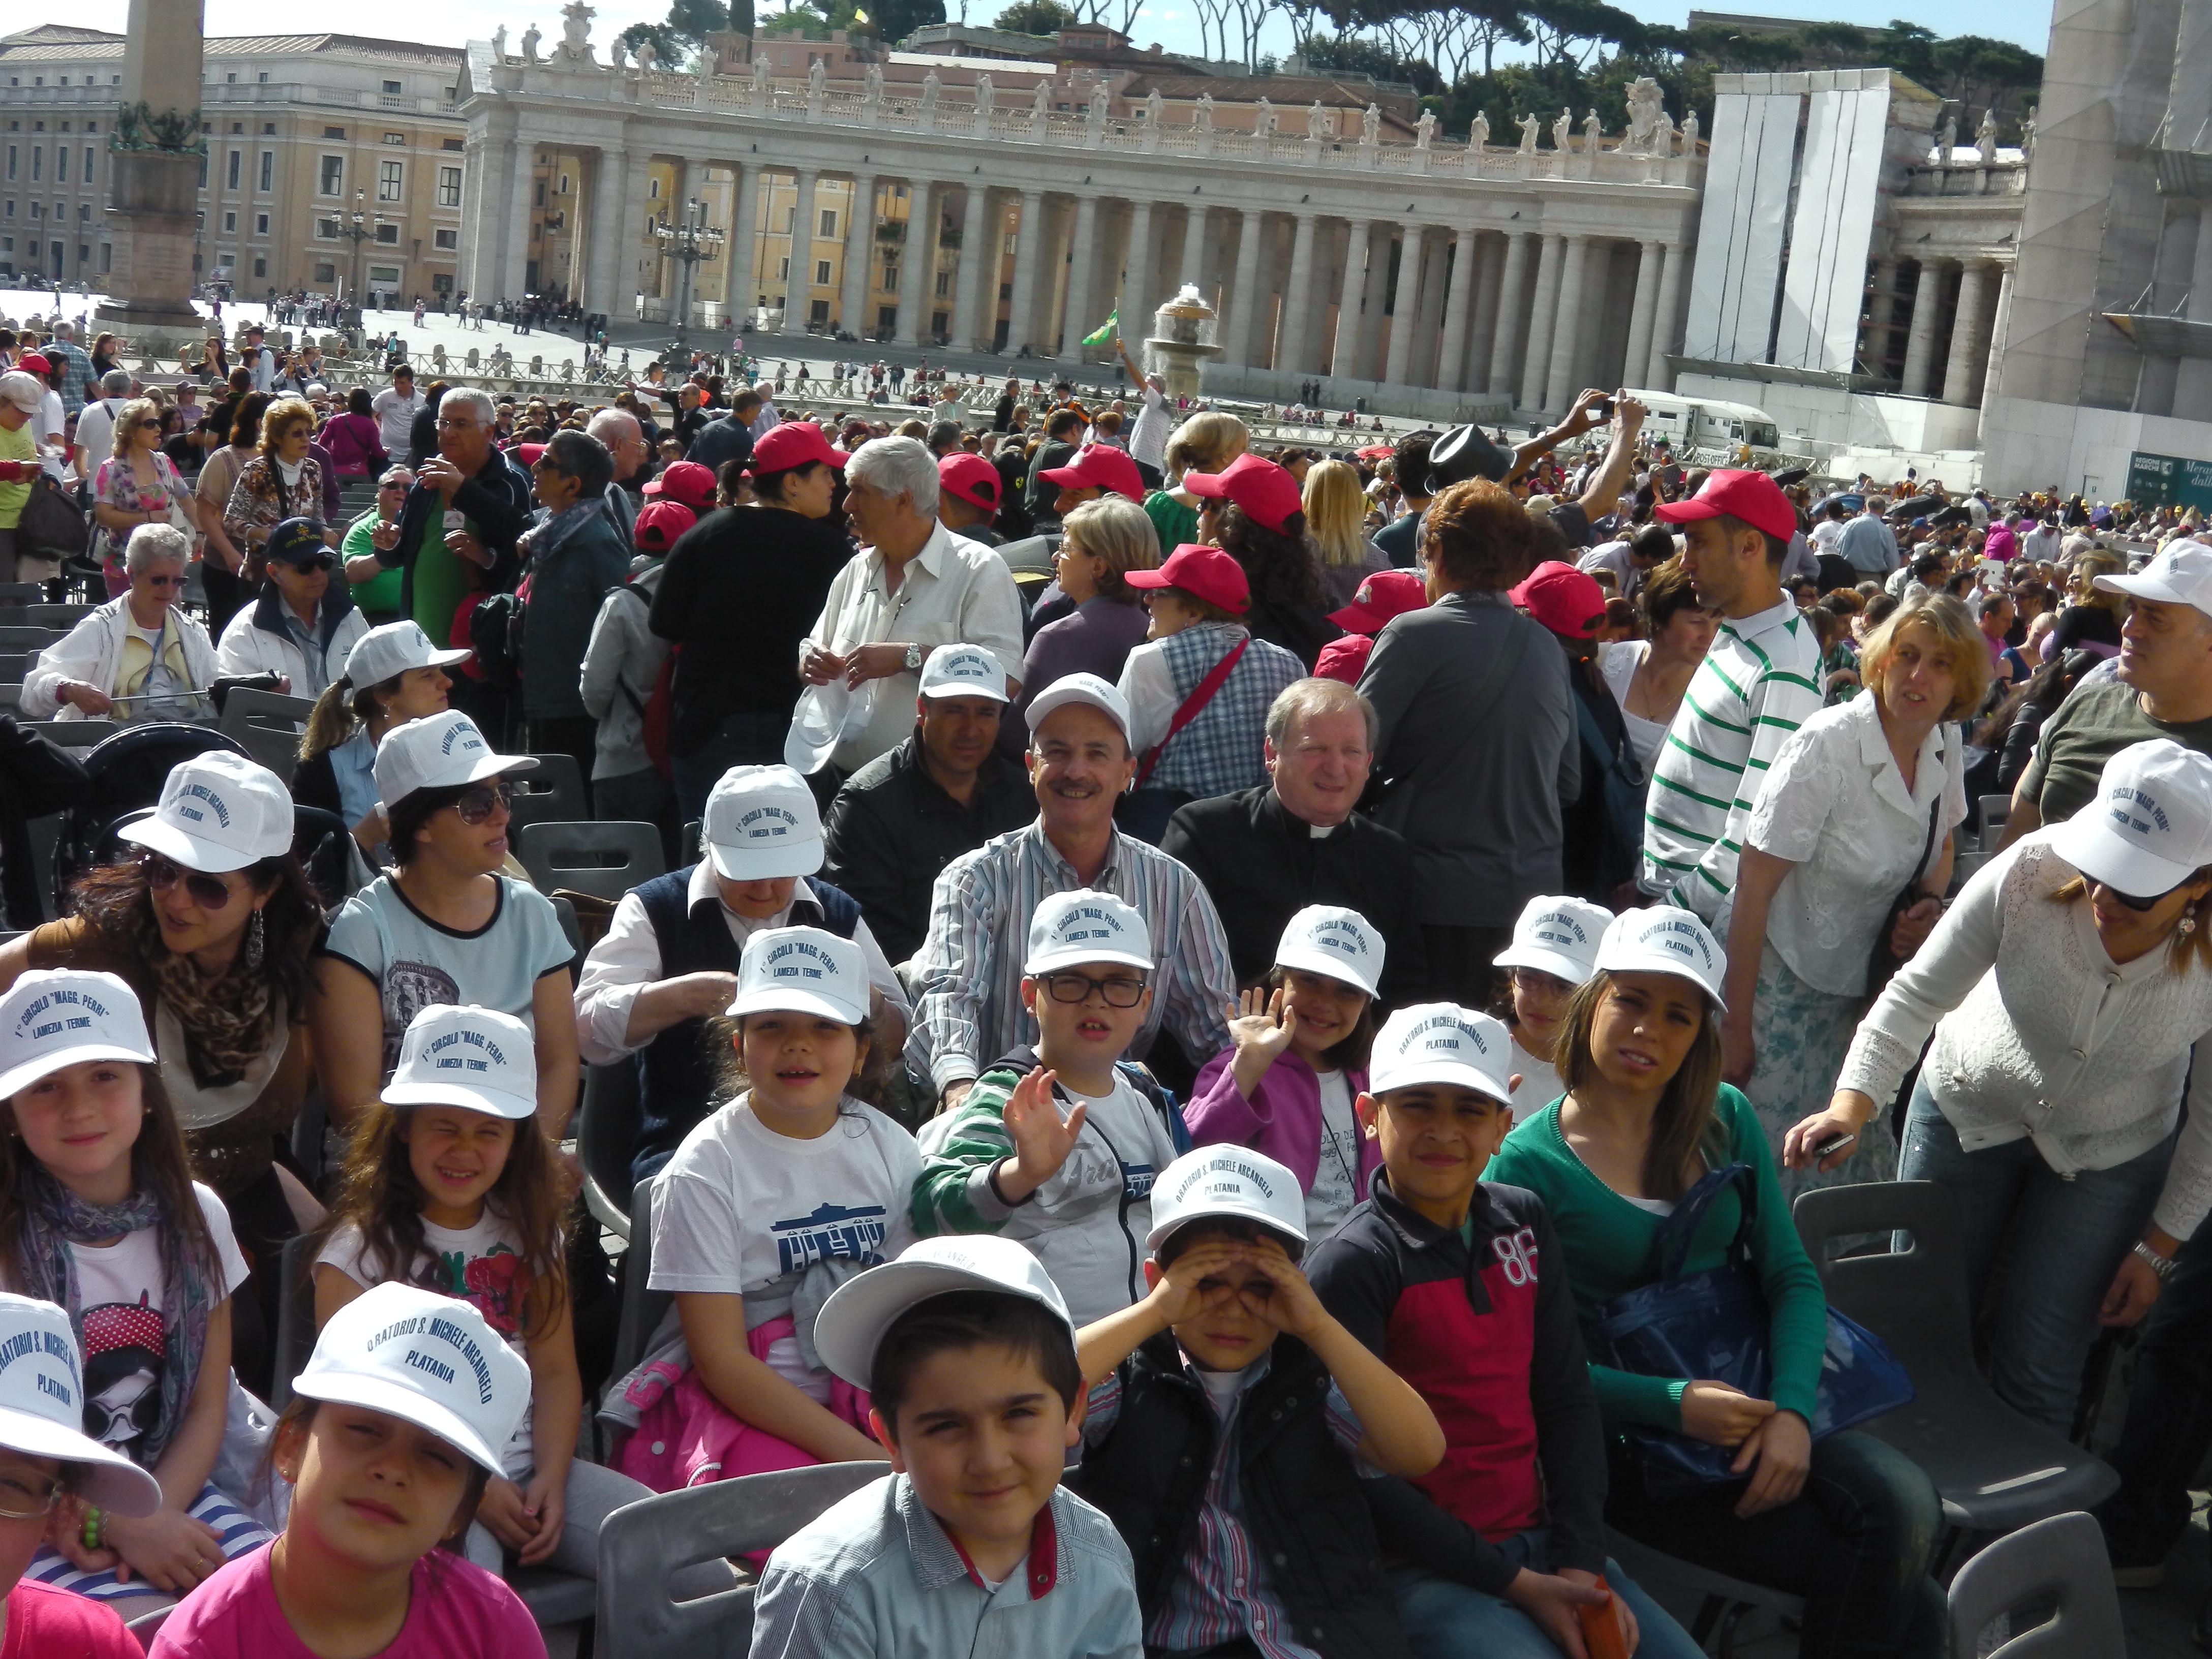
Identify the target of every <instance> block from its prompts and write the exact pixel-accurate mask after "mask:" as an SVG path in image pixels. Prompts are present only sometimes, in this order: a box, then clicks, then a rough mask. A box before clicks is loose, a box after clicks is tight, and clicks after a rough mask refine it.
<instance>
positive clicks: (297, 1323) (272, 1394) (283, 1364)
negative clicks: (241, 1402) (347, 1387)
mask: <svg viewBox="0 0 2212 1659" xmlns="http://www.w3.org/2000/svg"><path fill="white" fill-rule="evenodd" d="M315 1243H316V1240H315V1239H314V1238H313V1237H310V1236H309V1235H307V1234H306V1233H301V1234H300V1235H299V1236H297V1237H293V1238H288V1239H286V1240H285V1241H284V1254H283V1257H282V1258H281V1265H280V1266H279V1267H277V1269H276V1271H277V1273H278V1275H279V1277H278V1280H277V1295H276V1364H275V1366H274V1368H273V1369H274V1370H275V1372H276V1376H275V1377H274V1378H273V1380H272V1384H271V1386H270V1390H269V1403H270V1405H272V1406H274V1407H276V1409H277V1410H278V1411H280V1412H281V1411H283V1409H284V1407H286V1406H287V1405H289V1404H290V1403H291V1399H292V1379H293V1378H294V1377H295V1376H299V1374H300V1373H301V1371H304V1370H307V1361H308V1360H309V1359H311V1358H313V1357H314V1352H315V1258H314V1256H313V1255H311V1254H310V1251H311V1250H312V1249H313V1246H314V1244H315Z"/></svg>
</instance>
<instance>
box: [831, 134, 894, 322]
mask: <svg viewBox="0 0 2212 1659" xmlns="http://www.w3.org/2000/svg"><path fill="white" fill-rule="evenodd" d="M908 234H912V232H911V230H909V232H908ZM875 246H876V175H875V174H874V173H854V175H853V204H852V206H851V207H849V208H848V209H847V210H846V214H845V270H844V272H843V276H844V279H845V280H844V283H843V284H842V287H841V288H840V289H839V291H838V295H837V326H838V327H840V328H842V329H844V330H845V331H847V332H848V333H851V334H857V335H859V336H860V338H862V339H863V340H865V339H866V338H867V337H868V260H869V259H870V258H871V257H872V255H873V254H874V252H875Z"/></svg>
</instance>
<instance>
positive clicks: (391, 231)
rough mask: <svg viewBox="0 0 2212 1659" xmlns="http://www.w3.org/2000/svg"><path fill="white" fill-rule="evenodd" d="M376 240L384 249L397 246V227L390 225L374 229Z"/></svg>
mask: <svg viewBox="0 0 2212 1659" xmlns="http://www.w3.org/2000/svg"><path fill="white" fill-rule="evenodd" d="M376 240H378V241H379V242H380V243H381V244H383V246H386V247H397V246H399V227H398V226H397V225H392V224H383V225H379V226H378V227H377V228H376Z"/></svg>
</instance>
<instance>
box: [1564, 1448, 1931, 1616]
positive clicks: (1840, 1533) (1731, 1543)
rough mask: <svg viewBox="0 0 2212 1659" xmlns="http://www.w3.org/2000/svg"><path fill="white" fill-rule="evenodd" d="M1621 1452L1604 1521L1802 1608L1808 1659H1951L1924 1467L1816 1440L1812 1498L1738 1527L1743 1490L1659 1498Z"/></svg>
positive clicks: (1712, 1489)
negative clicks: (1932, 1572)
mask: <svg viewBox="0 0 2212 1659" xmlns="http://www.w3.org/2000/svg"><path fill="white" fill-rule="evenodd" d="M1632 1455H1633V1454H1632V1453H1629V1452H1627V1451H1626V1450H1616V1451H1615V1453H1614V1455H1613V1483H1612V1490H1611V1492H1610V1494H1609V1495H1608V1496H1607V1499H1606V1519H1607V1520H1608V1521H1610V1522H1612V1523H1613V1525H1614V1526H1616V1527H1618V1528H1620V1530H1621V1531H1623V1532H1625V1533H1626V1534H1628V1535H1629V1536H1630V1537H1632V1538H1637V1539H1641V1540H1642V1541H1644V1543H1647V1544H1649V1545H1650V1547H1652V1548H1653V1549H1656V1550H1662V1551H1664V1552H1665V1553H1667V1554H1668V1555H1673V1556H1678V1557H1680V1559H1683V1560H1686V1561H1694V1562H1696V1563H1698V1564H1699V1565H1701V1566H1705V1567H1710V1568H1711V1569H1712V1570H1713V1571H1716V1572H1724V1573H1726V1574H1727V1575H1728V1576H1729V1577H1731V1578H1741V1579H1746V1580H1747V1581H1748V1582H1750V1583H1754V1584H1765V1585H1768V1586H1770V1587H1771V1588H1772V1589H1778V1590H1786V1591H1788V1592H1789V1593H1790V1595H1800V1596H1802V1597H1803V1598H1804V1600H1805V1628H1804V1631H1803V1633H1802V1636H1801V1637H1800V1638H1799V1641H1798V1653H1799V1655H1800V1656H1801V1659H1942V1653H1943V1651H1944V1645H1945V1641H1946V1638H1945V1634H1944V1617H1945V1615H1944V1598H1943V1591H1942V1588H1941V1586H1939V1585H1938V1584H1937V1583H1936V1581H1935V1580H1934V1579H1932V1578H1930V1577H1929V1576H1928V1568H1929V1563H1930V1562H1931V1561H1933V1560H1934V1559H1935V1555H1936V1537H1937V1534H1939V1533H1940V1532H1941V1530H1942V1524H1943V1505H1942V1500H1941V1499H1939V1498H1937V1497H1936V1488H1935V1486H1933V1485H1932V1484H1931V1483H1930V1482H1929V1479H1928V1477H1927V1475H1926V1474H1924V1473H1923V1472H1922V1470H1921V1468H1920V1466H1919V1465H1918V1464H1917V1463H1915V1462H1913V1461H1912V1460H1911V1458H1909V1457H1907V1456H1906V1455H1905V1454H1904V1453H1903V1452H1900V1451H1898V1450H1896V1449H1893V1448H1892V1447H1890V1446H1887V1445H1884V1444H1883V1443H1881V1441H1879V1440H1877V1439H1875V1437H1873V1436H1872V1435H1867V1434H1856V1433H1853V1432H1852V1431H1850V1430H1845V1431H1844V1432H1842V1433H1840V1434H1832V1435H1830V1436H1829V1437H1827V1438H1826V1439H1825V1440H1821V1441H1818V1442H1815V1443H1814V1447H1813V1468H1812V1471H1811V1473H1810V1474H1808V1475H1807V1476H1806V1477H1805V1486H1804V1490H1803V1491H1802V1492H1799V1493H1798V1494H1797V1496H1796V1498H1793V1499H1792V1500H1791V1501H1790V1502H1789V1503H1787V1504H1783V1505H1782V1506H1781V1507H1779V1508H1778V1509H1771V1510H1767V1511H1765V1513H1764V1514H1761V1515H1755V1516H1752V1517H1751V1518H1750V1519H1748V1520H1741V1519H1739V1518H1738V1517H1737V1516H1736V1513H1735V1505H1736V1500H1737V1499H1738V1498H1741V1496H1742V1494H1743V1487H1742V1485H1741V1483H1740V1482H1735V1481H1731V1482H1729V1484H1728V1485H1726V1486H1708V1487H1704V1488H1700V1489H1698V1490H1695V1491H1692V1492H1687V1493H1683V1492H1678V1491H1676V1490H1674V1489H1671V1488H1670V1489H1669V1490H1668V1491H1666V1492H1663V1493H1662V1494H1660V1495H1659V1496H1656V1497H1655V1496H1652V1495H1650V1493H1647V1492H1645V1491H1644V1482H1643V1480H1642V1477H1641V1474H1640V1473H1639V1472H1638V1468H1637V1466H1636V1465H1634V1464H1633V1463H1632V1462H1630V1461H1629V1459H1630V1458H1631V1457H1632Z"/></svg>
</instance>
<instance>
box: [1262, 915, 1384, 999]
mask: <svg viewBox="0 0 2212 1659" xmlns="http://www.w3.org/2000/svg"><path fill="white" fill-rule="evenodd" d="M1275 965H1276V966H1277V967H1278V968H1297V969H1303V970H1304V971H1305V972H1307V973H1310V974H1319V975H1322V978H1324V979H1334V980H1340V981H1343V982H1344V983H1345V984H1346V985H1352V986H1356V987H1358V988H1359V989H1360V990H1363V991H1364V992H1366V993H1367V994H1368V995H1369V996H1370V997H1371V996H1375V995H1376V994H1379V992H1380V989H1381V987H1382V982H1383V935H1382V934H1380V933H1376V931H1375V927H1374V924H1373V923H1372V922H1370V921H1368V920H1367V918H1366V917H1364V916H1363V915H1360V914H1359V912H1358V911H1357V910H1347V909H1346V908H1344V907H1343V906H1342V905H1340V904H1309V905H1308V906H1306V908H1304V909H1303V910H1301V911H1299V912H1298V913H1297V915H1294V916H1292V917H1291V921H1290V925H1289V926H1288V927H1285V928H1284V929H1283V937H1282V941H1281V943H1279V945H1276V946H1275Z"/></svg>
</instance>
